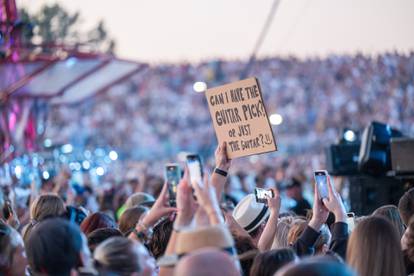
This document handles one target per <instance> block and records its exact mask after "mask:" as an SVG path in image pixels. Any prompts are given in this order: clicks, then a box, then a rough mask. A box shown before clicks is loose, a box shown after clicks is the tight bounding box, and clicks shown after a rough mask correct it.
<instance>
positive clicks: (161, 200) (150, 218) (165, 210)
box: [128, 183, 176, 240]
mask: <svg viewBox="0 0 414 276" xmlns="http://www.w3.org/2000/svg"><path fill="white" fill-rule="evenodd" d="M168 201H169V200H168V188H167V183H164V186H163V187H162V190H161V193H160V195H159V196H158V198H157V200H156V201H155V203H154V205H153V206H152V207H151V209H150V210H149V211H148V213H147V214H146V215H145V216H144V218H143V219H142V220H141V221H139V222H138V223H137V225H136V226H135V230H134V231H133V232H132V233H131V234H129V236H128V238H130V239H133V240H140V238H139V237H138V235H137V233H147V232H148V231H150V230H151V229H152V227H153V226H154V225H155V224H156V223H157V221H158V220H159V219H161V218H162V217H164V216H166V215H169V214H171V213H172V212H174V211H176V208H172V207H169V204H168Z"/></svg>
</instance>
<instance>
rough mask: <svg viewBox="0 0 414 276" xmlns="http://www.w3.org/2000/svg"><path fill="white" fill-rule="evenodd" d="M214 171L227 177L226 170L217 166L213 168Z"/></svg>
mask: <svg viewBox="0 0 414 276" xmlns="http://www.w3.org/2000/svg"><path fill="white" fill-rule="evenodd" d="M214 173H216V174H219V175H221V176H224V177H227V174H228V173H227V172H226V171H223V170H221V169H219V168H215V169H214Z"/></svg>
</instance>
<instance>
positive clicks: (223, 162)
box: [214, 142, 231, 172]
mask: <svg viewBox="0 0 414 276" xmlns="http://www.w3.org/2000/svg"><path fill="white" fill-rule="evenodd" d="M214 157H215V160H216V168H219V169H221V170H223V171H226V172H227V171H228V170H229V169H230V166H231V159H228V158H227V144H226V142H223V143H222V144H221V145H219V146H218V147H217V149H216V151H215V153H214Z"/></svg>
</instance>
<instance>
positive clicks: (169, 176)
mask: <svg viewBox="0 0 414 276" xmlns="http://www.w3.org/2000/svg"><path fill="white" fill-rule="evenodd" d="M180 180H181V169H180V166H179V165H178V164H166V165H165V181H166V182H167V186H168V193H169V198H170V206H174V207H175V206H176V202H175V198H176V196H177V186H178V183H180Z"/></svg>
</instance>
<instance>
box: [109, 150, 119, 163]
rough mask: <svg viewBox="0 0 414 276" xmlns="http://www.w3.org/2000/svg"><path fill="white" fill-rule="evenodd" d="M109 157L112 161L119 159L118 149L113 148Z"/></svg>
mask: <svg viewBox="0 0 414 276" xmlns="http://www.w3.org/2000/svg"><path fill="white" fill-rule="evenodd" d="M109 158H110V159H111V160H112V161H115V160H117V159H118V153H117V152H116V151H114V150H111V151H110V152H109Z"/></svg>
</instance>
